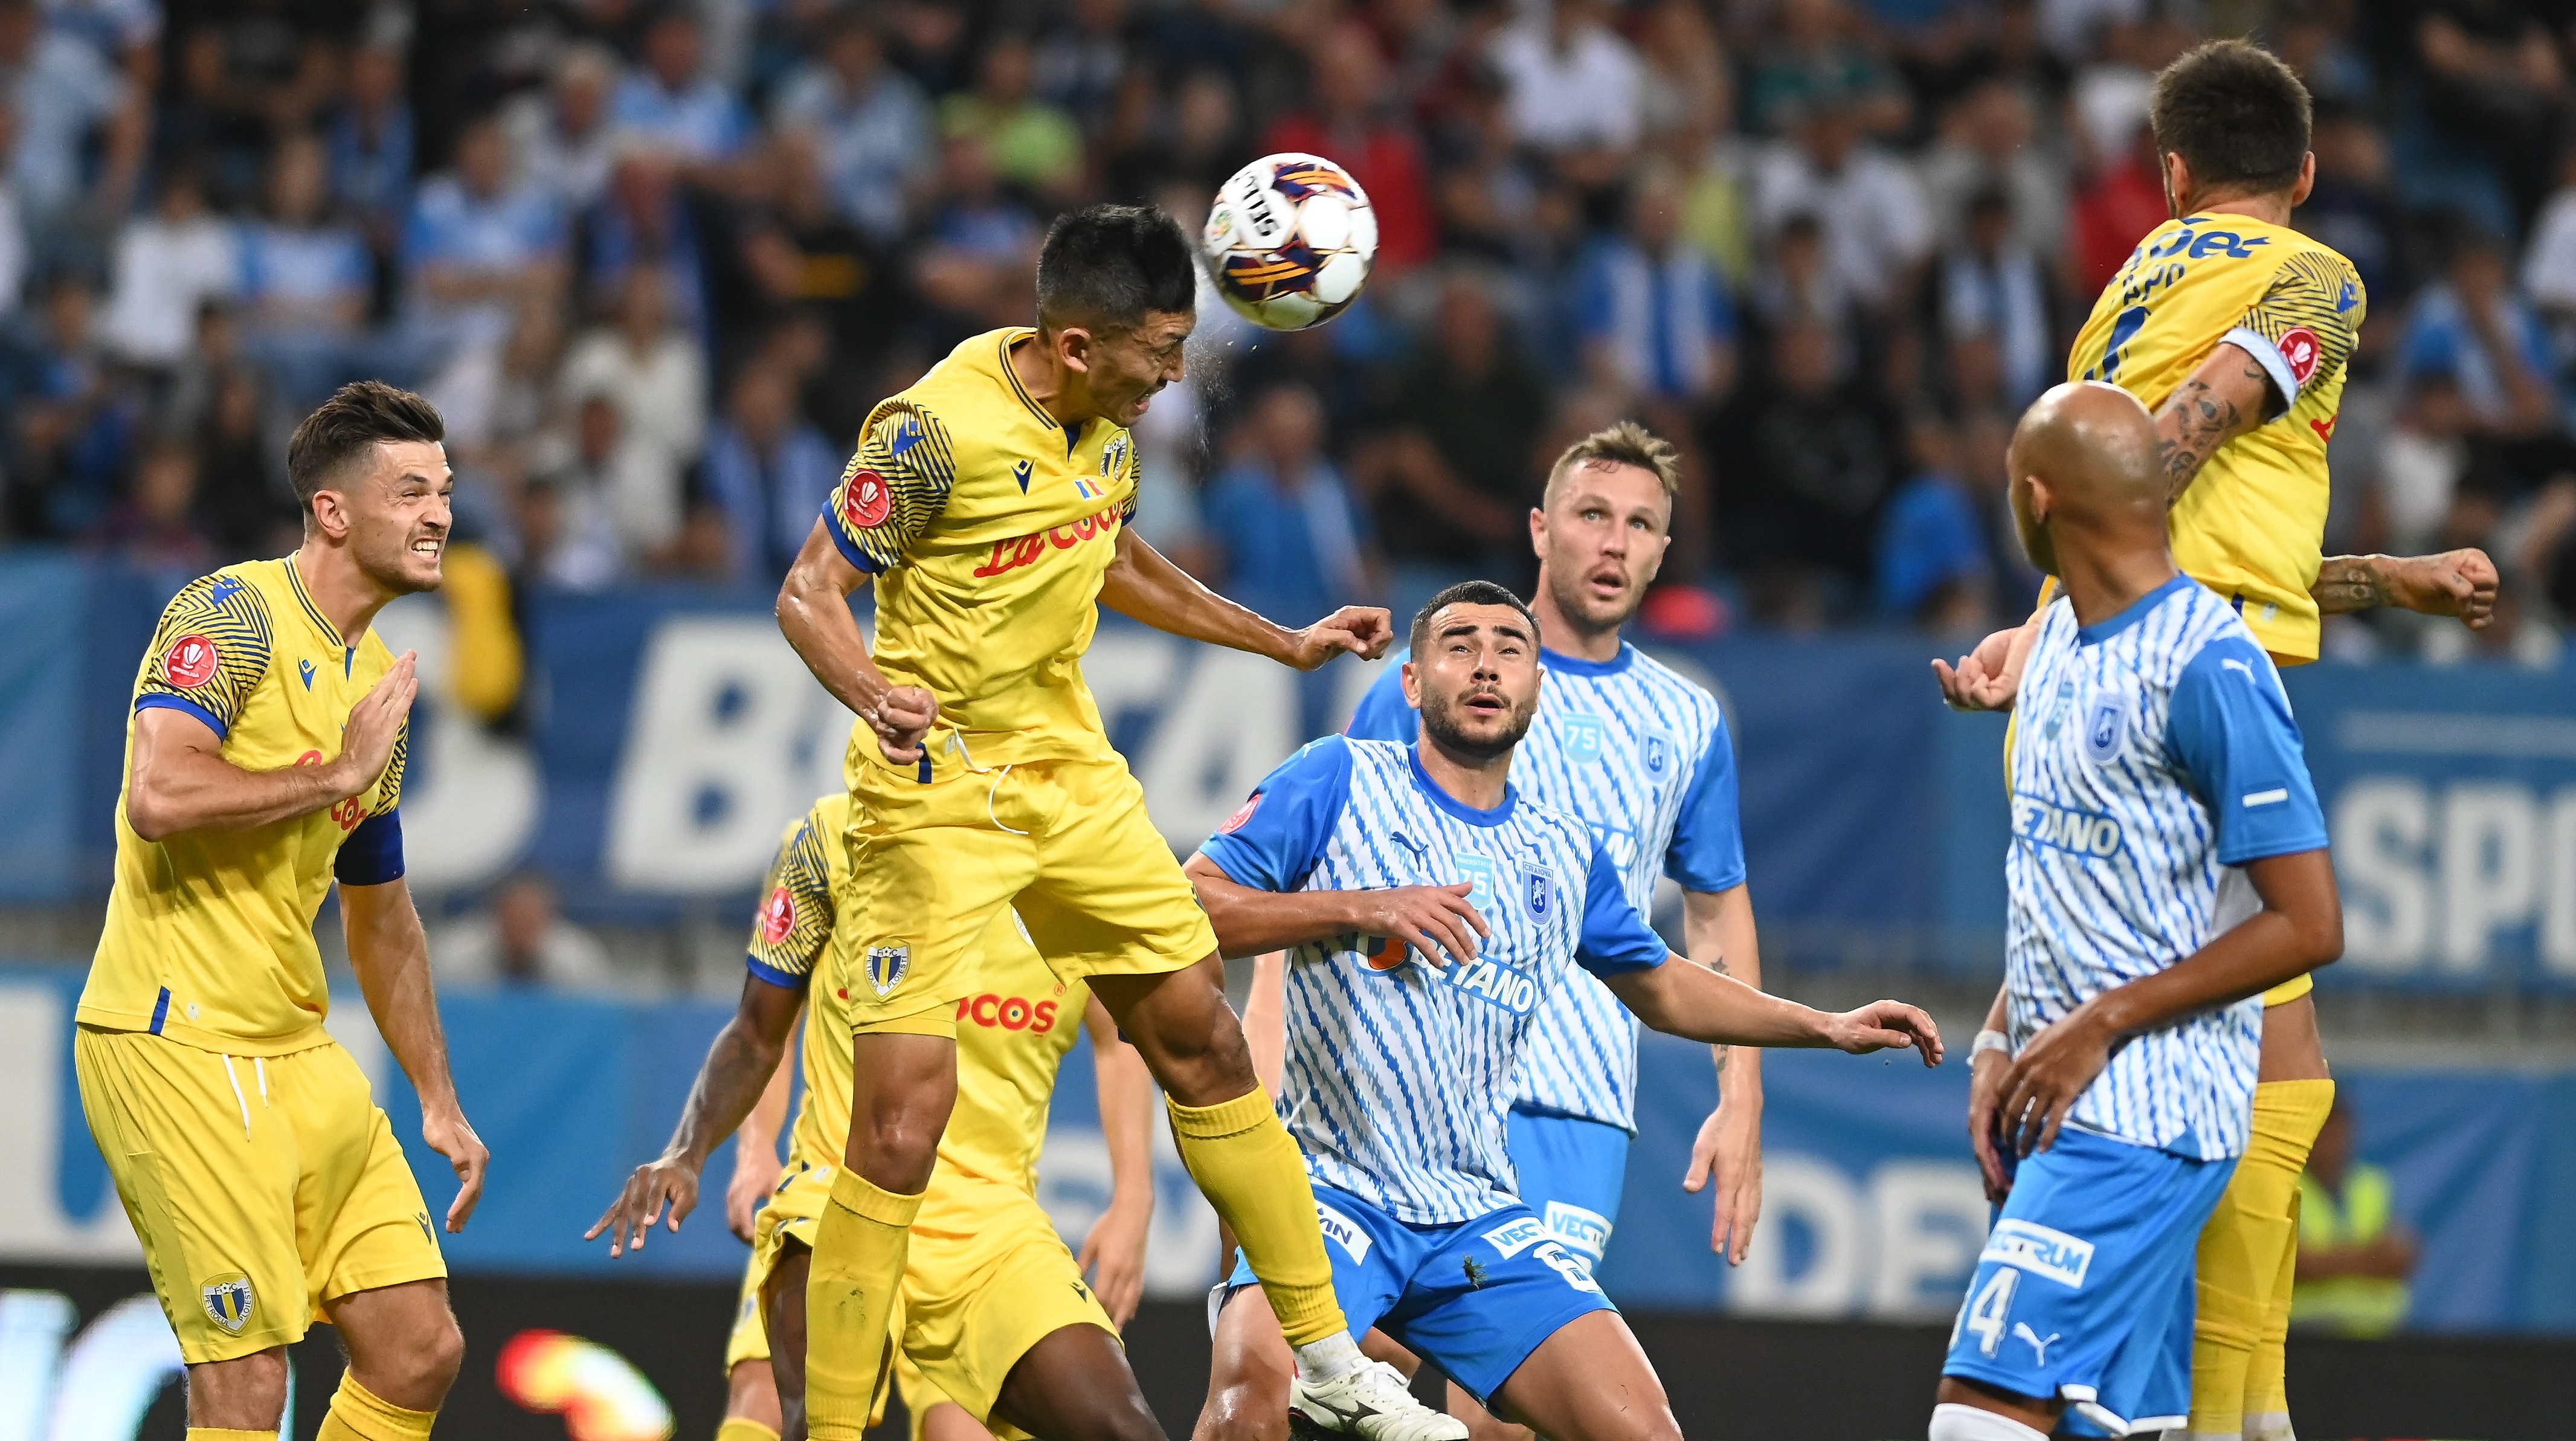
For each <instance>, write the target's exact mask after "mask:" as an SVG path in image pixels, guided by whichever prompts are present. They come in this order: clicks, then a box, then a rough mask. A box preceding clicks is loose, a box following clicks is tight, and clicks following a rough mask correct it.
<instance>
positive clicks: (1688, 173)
mask: <svg viewBox="0 0 2576 1441" xmlns="http://www.w3.org/2000/svg"><path fill="white" fill-rule="evenodd" d="M1733 111H1734V104H1733V101H1732V99H1731V98H1730V97H1725V96H1720V97H1718V98H1717V99H1716V100H1715V101H1714V102H1713V103H1712V104H1710V106H1709V107H1708V108H1707V110H1706V111H1704V112H1703V113H1701V114H1699V115H1697V116H1694V117H1692V118H1691V119H1690V120H1688V121H1687V122H1686V123H1685V125H1684V127H1683V129H1682V130H1681V131H1680V132H1678V133H1677V134H1676V135H1675V137H1674V146H1673V149H1674V153H1675V155H1676V156H1677V158H1678V159H1679V160H1680V162H1681V164H1682V165H1683V166H1684V167H1685V173H1684V176H1683V181H1682V184H1683V190H1682V236H1683V238H1684V239H1687V240H1688V241H1690V243H1691V244H1693V245H1696V246H1698V247H1699V249H1700V253H1701V254H1703V255H1706V256H1707V257H1708V258H1709V259H1710V260H1711V261H1713V262H1715V263H1716V265H1717V270H1718V274H1719V275H1720V276H1721V277H1722V278H1723V279H1724V280H1725V281H1726V283H1727V284H1728V285H1729V286H1731V287H1734V288H1736V289H1738V290H1741V289H1742V288H1743V287H1744V286H1745V285H1747V284H1748V283H1750V282H1751V280H1752V278H1753V250H1754V248H1753V204H1752V196H1751V194H1750V178H1751V177H1750V172H1751V169H1752V164H1753V157H1752V155H1751V153H1750V151H1749V150H1748V148H1747V147H1746V145H1745V144H1744V142H1743V140H1742V139H1741V137H1739V136H1737V135H1736V134H1735V130H1734V126H1733V123H1732V115H1733Z"/></svg>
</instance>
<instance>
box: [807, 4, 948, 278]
mask: <svg viewBox="0 0 2576 1441" xmlns="http://www.w3.org/2000/svg"><path fill="white" fill-rule="evenodd" d="M770 120H771V123H773V124H775V125H777V126H779V127H780V128H782V129H795V130H804V131H807V132H810V133H811V134H813V135H814V136H815V137H816V139H817V141H818V142H819V143H820V145H821V147H822V156H821V158H822V167H823V173H824V175H825V176H826V177H828V179H829V183H830V185H831V195H832V201H833V203H834V204H835V205H837V206H838V207H839V208H840V211H841V213H842V214H843V215H845V216H847V217H848V218H849V219H850V220H851V222H852V223H854V224H856V225H857V226H858V227H859V228H860V229H862V230H865V231H866V232H867V233H868V235H869V236H870V237H871V238H872V239H874V240H876V241H877V242H878V243H880V244H889V243H892V242H893V241H895V240H897V239H900V238H901V237H902V235H903V232H904V228H905V226H906V225H908V224H909V223H910V221H911V216H912V207H913V205H914V204H915V203H916V202H917V201H918V200H919V199H920V198H921V195H922V192H923V191H924V190H926V189H927V188H928V186H929V184H930V180H931V176H932V173H933V165H934V161H935V158H936V153H935V151H934V149H933V146H932V137H931V122H930V102H929V101H927V100H925V99H924V98H922V94H921V87H920V86H918V85H915V84H914V83H913V82H912V79H911V77H910V76H907V75H905V74H903V73H902V72H900V71H898V70H896V69H895V68H894V67H892V66H890V65H888V64H887V63H886V58H885V42H884V40H883V38H882V37H881V36H879V34H878V33H877V28H876V25H875V23H874V22H873V21H872V20H871V19H870V18H869V17H868V15H867V14H866V13H865V12H864V11H859V10H850V11H845V12H843V14H842V15H841V16H840V18H839V19H837V20H835V21H834V22H833V25H832V28H831V31H830V34H829V36H828V38H827V39H826V41H825V43H824V49H823V53H822V56H821V57H820V58H819V59H816V60H813V61H810V62H808V63H807V64H806V65H805V66H804V68H802V69H800V70H798V71H797V72H796V73H795V74H793V75H791V76H789V77H788V78H787V82H786V83H785V84H784V85H782V86H781V87H780V88H779V92H778V99H777V100H776V101H775V102H774V103H773V104H772V105H771V106H770Z"/></svg>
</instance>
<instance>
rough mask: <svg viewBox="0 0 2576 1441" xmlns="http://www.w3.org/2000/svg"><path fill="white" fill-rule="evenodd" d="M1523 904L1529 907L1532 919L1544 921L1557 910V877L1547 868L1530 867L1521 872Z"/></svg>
mask: <svg viewBox="0 0 2576 1441" xmlns="http://www.w3.org/2000/svg"><path fill="white" fill-rule="evenodd" d="M1521 902H1522V904H1524V905H1526V906H1528V907H1529V913H1530V919H1532V920H1538V921H1543V920H1546V919H1547V918H1548V916H1549V915H1551V914H1552V913H1554V911H1555V910H1556V876H1555V874H1554V873H1552V872H1550V871H1549V870H1548V868H1547V867H1545V866H1529V867H1525V868H1524V869H1523V870H1522V871H1521Z"/></svg>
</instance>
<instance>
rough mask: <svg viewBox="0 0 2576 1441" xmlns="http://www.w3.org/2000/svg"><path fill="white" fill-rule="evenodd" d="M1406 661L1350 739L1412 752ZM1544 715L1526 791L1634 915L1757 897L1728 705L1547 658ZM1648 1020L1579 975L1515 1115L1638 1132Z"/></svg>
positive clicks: (1524, 760)
mask: <svg viewBox="0 0 2576 1441" xmlns="http://www.w3.org/2000/svg"><path fill="white" fill-rule="evenodd" d="M1403 660H1404V656H1403V655H1402V654H1398V655H1396V656H1393V657H1390V659H1389V664H1388V666H1387V669H1386V673H1385V674H1383V675H1381V676H1380V677H1378V680H1377V682H1376V684H1374V685H1372V686H1371V687H1370V688H1369V693H1368V695H1367V697H1366V698H1365V699H1364V700H1363V701H1362V702H1361V704H1360V707H1359V710H1358V711H1357V713H1356V714H1354V715H1353V717H1352V719H1351V725H1350V730H1349V734H1350V735H1352V736H1354V737H1367V738H1371V739H1378V740H1400V741H1404V742H1406V743H1408V744H1410V743H1411V742H1412V740H1413V738H1414V736H1415V734H1416V731H1417V729H1418V723H1419V715H1418V713H1417V712H1415V711H1414V710H1413V709H1412V708H1411V707H1409V706H1407V705H1406V704H1405V703H1404V681H1403V677H1402V676H1401V675H1400V674H1399V671H1400V670H1401V668H1402V662H1403ZM1541 664H1542V666H1543V667H1544V675H1543V677H1542V680H1541V682H1540V687H1539V701H1538V714H1537V716H1536V718H1535V719H1534V720H1532V722H1531V724H1530V732H1529V735H1528V736H1526V737H1525V738H1523V739H1522V741H1521V744H1520V749H1519V750H1518V751H1517V752H1515V753H1514V755H1513V757H1512V784H1513V786H1514V787H1515V788H1517V789H1518V790H1519V791H1520V793H1521V794H1522V795H1524V796H1526V797H1527V798H1529V799H1530V800H1532V801H1535V802H1538V803H1539V804H1541V805H1545V806H1549V807H1552V808H1554V809H1556V810H1560V811H1565V812H1567V813H1569V814H1572V815H1574V816H1577V817H1580V818H1581V819H1582V820H1583V822H1584V824H1586V825H1587V826H1589V827H1590V828H1591V830H1592V834H1593V837H1594V839H1595V840H1597V841H1598V842H1599V843H1600V845H1601V847H1602V849H1603V850H1605V851H1606V852H1608V854H1609V856H1610V859H1611V861H1612V862H1613V863H1614V864H1616V865H1617V866H1618V868H1619V874H1620V883H1621V885H1622V886H1623V887H1624V888H1625V890H1626V892H1627V896H1628V903H1629V904H1630V905H1632V906H1634V907H1636V909H1637V913H1638V914H1640V915H1652V914H1653V913H1654V904H1655V882H1656V880H1657V879H1658V878H1659V877H1662V876H1665V875H1670V876H1671V877H1672V878H1673V879H1674V880H1676V881H1678V882H1680V883H1681V884H1682V886H1683V887H1684V888H1685V889H1687V890H1693V891H1710V892H1714V891H1723V890H1730V889H1732V888H1734V887H1736V886H1739V885H1742V884H1743V883H1744V839H1743V833H1742V830H1741V829H1740V827H1739V825H1738V820H1737V814H1736V778H1735V748H1734V743H1733V741H1732V740H1731V739H1730V737H1729V736H1728V735H1727V731H1726V719H1725V716H1724V714H1723V713H1722V712H1721V711H1720V710H1719V708H1718V704H1717V698H1716V697H1715V696H1712V695H1710V694H1709V693H1708V691H1707V690H1706V689H1705V688H1704V687H1702V686H1700V685H1698V684H1696V683H1694V682H1692V681H1689V680H1686V679H1684V678H1683V677H1682V676H1681V675H1679V674H1678V673H1676V672H1675V671H1673V670H1672V669H1671V668H1670V667H1667V666H1665V665H1663V664H1661V663H1659V662H1658V661H1656V660H1655V659H1654V658H1653V657H1651V656H1649V655H1647V654H1646V653H1645V652H1643V651H1641V650H1639V649H1637V648H1636V647H1635V646H1633V645H1625V644H1623V645H1621V646H1620V648H1619V654H1618V655H1617V656H1616V657H1614V658H1613V659H1610V660H1607V661H1586V660H1578V659H1575V658H1573V657H1570V656H1562V655H1558V654H1556V653H1555V652H1553V651H1547V652H1542V654H1541ZM1636 1092H1637V1018H1636V1017H1634V1016H1632V1015H1630V1014H1629V1013H1628V1008H1627V1007H1625V1006H1623V1005H1621V1004H1619V998H1618V997H1616V996H1614V995H1612V994H1611V993H1610V988H1609V987H1607V986H1604V985H1603V984H1601V982H1600V981H1599V980H1597V979H1595V978H1594V977H1592V976H1591V975H1589V974H1580V973H1570V974H1568V975H1567V977H1566V978H1565V980H1564V981H1563V982H1562V983H1561V984H1559V985H1558V986H1556V987H1555V988H1554V989H1552V990H1551V991H1549V992H1548V994H1547V996H1546V997H1545V998H1544V999H1542V1000H1541V1001H1540V1002H1539V1014H1538V1024H1537V1025H1536V1026H1535V1027H1534V1028H1532V1030H1531V1033H1530V1037H1529V1040H1528V1043H1527V1044H1526V1045H1525V1046H1524V1047H1523V1048H1522V1052H1521V1067H1520V1071H1519V1074H1518V1075H1516V1076H1515V1077H1514V1078H1513V1084H1512V1099H1513V1101H1514V1103H1515V1104H1518V1105H1521V1106H1524V1107H1530V1108H1534V1109H1538V1110H1543V1111H1556V1112H1560V1113H1563V1114H1565V1115H1570V1116H1580V1117H1582V1118H1583V1119H1585V1120H1589V1121H1599V1122H1601V1123H1602V1124H1604V1125H1610V1126H1617V1127H1620V1128H1621V1129H1623V1130H1628V1131H1634V1130H1635V1129H1636Z"/></svg>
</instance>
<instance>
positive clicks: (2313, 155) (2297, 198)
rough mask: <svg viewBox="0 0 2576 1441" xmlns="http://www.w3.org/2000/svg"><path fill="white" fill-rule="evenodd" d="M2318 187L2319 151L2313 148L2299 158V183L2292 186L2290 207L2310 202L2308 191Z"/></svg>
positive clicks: (2293, 207) (2293, 208) (2297, 206)
mask: <svg viewBox="0 0 2576 1441" xmlns="http://www.w3.org/2000/svg"><path fill="white" fill-rule="evenodd" d="M2316 188H2317V152H2315V151H2313V150H2311V151H2309V152H2308V153H2307V154H2306V155H2304V156H2302V157H2300V160H2299V179H2298V183H2296V184H2294V185H2292V186H2291V187H2290V208H2291V209H2292V210H2296V209H2298V208H2299V207H2300V206H2302V205H2305V204H2307V203H2308V192H2309V191H2311V190H2314V189H2316Z"/></svg>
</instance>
